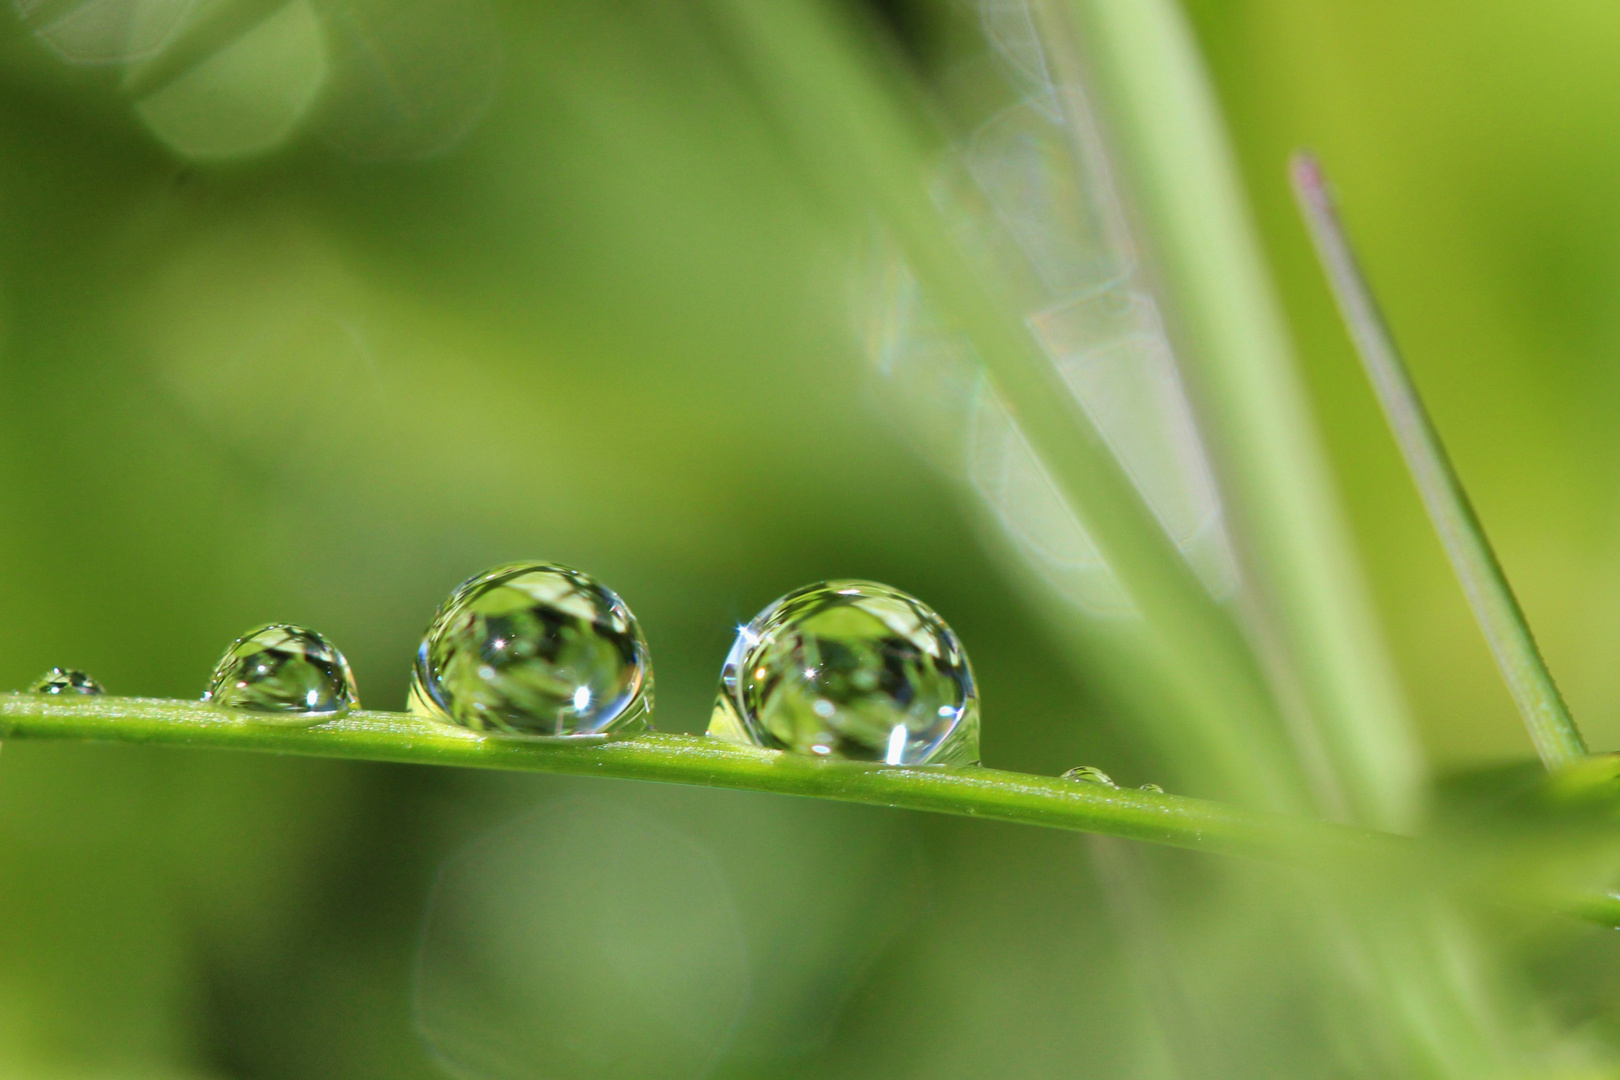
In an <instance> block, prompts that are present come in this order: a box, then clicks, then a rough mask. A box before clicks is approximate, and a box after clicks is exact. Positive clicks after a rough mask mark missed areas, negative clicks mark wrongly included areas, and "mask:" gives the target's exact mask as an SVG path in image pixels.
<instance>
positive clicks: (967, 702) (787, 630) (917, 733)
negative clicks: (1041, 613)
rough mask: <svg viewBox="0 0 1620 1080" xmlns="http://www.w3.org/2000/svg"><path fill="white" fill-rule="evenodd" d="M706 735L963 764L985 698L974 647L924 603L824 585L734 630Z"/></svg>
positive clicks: (837, 753)
mask: <svg viewBox="0 0 1620 1080" xmlns="http://www.w3.org/2000/svg"><path fill="white" fill-rule="evenodd" d="M709 734H710V735H712V736H714V737H716V738H721V739H726V740H729V741H731V742H737V743H742V744H744V745H748V746H764V747H769V748H772V749H778V750H793V751H797V752H799V753H804V754H814V755H816V756H818V757H838V758H848V759H852V760H856V761H877V762H883V763H885V764H889V765H964V764H971V763H974V762H977V761H978V758H979V700H978V694H977V691H976V689H975V687H974V682H973V672H972V669H971V668H970V667H969V665H968V659H967V653H966V652H965V651H963V649H962V647H961V644H960V643H959V642H958V641H957V640H956V635H955V634H953V633H952V632H951V630H950V628H949V627H948V626H946V625H945V623H944V621H943V620H941V619H940V617H939V616H938V615H936V614H934V612H933V611H931V610H930V609H929V608H928V607H927V605H925V604H923V603H922V601H920V600H918V599H916V598H915V597H913V596H909V595H907V594H906V593H903V592H901V591H899V590H898V589H893V588H890V587H889V586H887V585H879V584H876V583H873V582H866V581H835V582H823V583H821V584H819V585H811V586H807V587H806V588H803V589H799V590H796V591H794V592H791V593H789V594H788V595H786V596H784V597H782V598H781V599H780V600H778V601H776V603H774V604H772V605H771V606H770V607H768V608H766V609H765V610H764V611H762V612H760V614H759V615H758V617H756V618H755V619H754V621H753V622H751V623H750V624H749V625H748V626H747V627H746V628H745V629H743V630H742V631H740V632H739V633H738V635H737V640H736V641H735V642H734V643H733V644H732V647H731V654H730V655H729V656H727V657H726V664H725V667H724V669H723V670H722V671H721V675H720V691H719V694H718V695H717V697H716V700H715V706H714V714H713V716H712V717H711V719H710V722H709Z"/></svg>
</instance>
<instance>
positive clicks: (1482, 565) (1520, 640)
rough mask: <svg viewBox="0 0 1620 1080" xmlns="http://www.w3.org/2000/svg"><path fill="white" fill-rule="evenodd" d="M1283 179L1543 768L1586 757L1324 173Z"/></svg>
mask: <svg viewBox="0 0 1620 1080" xmlns="http://www.w3.org/2000/svg"><path fill="white" fill-rule="evenodd" d="M1290 172H1291V174H1292V177H1293V183H1294V192H1295V194H1296V195H1297V197H1298V199H1299V204H1300V207H1301V209H1302V211H1303V213H1304V215H1305V221H1306V223H1307V225H1308V226H1309V227H1310V233H1311V239H1312V240H1313V241H1314V242H1315V244H1316V252H1317V255H1318V256H1319V257H1320V258H1321V260H1322V267H1323V269H1324V270H1325V271H1326V273H1327V277H1328V281H1329V282H1330V283H1331V285H1332V287H1333V295H1334V296H1335V298H1337V300H1338V303H1339V310H1340V312H1342V313H1343V315H1344V320H1345V322H1346V324H1348V326H1349V328H1350V336H1351V338H1352V339H1353V340H1354V341H1355V345H1356V352H1357V353H1358V354H1359V355H1360V357H1361V363H1362V366H1363V367H1364V368H1366V371H1367V377H1368V379H1369V380H1370V381H1371V382H1372V385H1373V389H1374V390H1375V391H1376V392H1377V394H1378V401H1379V404H1381V405H1382V406H1383V409H1384V416H1385V418H1386V419H1387V420H1388V421H1389V426H1390V429H1391V430H1392V431H1394V433H1395V441H1396V442H1397V443H1399V444H1400V448H1401V454H1402V455H1403V456H1404V457H1405V458H1406V465H1407V468H1409V469H1410V470H1411V472H1412V478H1413V480H1414V481H1415V482H1416V484H1417V488H1418V491H1419V492H1420V493H1421V494H1422V496H1423V505H1424V506H1425V507H1426V508H1427V509H1428V511H1429V519H1430V520H1431V521H1432V522H1433V523H1434V528H1435V531H1436V532H1437V533H1439V534H1440V542H1441V544H1442V545H1443V546H1444V547H1445V549H1446V555H1447V557H1448V558H1450V560H1451V566H1452V569H1453V570H1455V571H1456V573H1457V579H1458V581H1460V582H1461V583H1462V587H1463V592H1465V593H1466V594H1467V595H1468V602H1469V604H1470V605H1471V606H1472V607H1473V609H1474V616H1475V618H1477V619H1478V620H1479V624H1480V627H1481V629H1483V630H1484V631H1485V639H1486V640H1487V641H1488V642H1489V643H1490V646H1491V652H1492V653H1493V654H1494V655H1495V657H1496V663H1497V666H1498V667H1500V668H1501V670H1502V676H1503V678H1504V679H1506V680H1507V684H1508V689H1509V690H1510V691H1511V692H1512V694H1513V700H1514V703H1515V704H1517V705H1518V707H1519V713H1520V715H1522V716H1523V717H1524V723H1525V726H1526V727H1527V728H1529V730H1530V738H1531V739H1532V740H1533V741H1534V742H1535V745H1536V751H1537V752H1538V753H1539V754H1540V755H1541V760H1542V761H1543V762H1545V763H1546V765H1547V767H1548V768H1557V767H1559V766H1561V765H1567V764H1569V763H1570V762H1572V761H1574V760H1576V759H1578V758H1581V757H1583V756H1585V754H1586V743H1585V742H1584V741H1583V740H1582V738H1581V733H1580V731H1579V730H1578V729H1577V728H1576V726H1575V720H1574V718H1573V717H1572V716H1570V713H1569V709H1568V707H1567V706H1566V705H1565V704H1564V699H1563V698H1562V696H1560V695H1559V693H1558V687H1557V685H1556V684H1555V683H1554V682H1553V677H1552V673H1551V672H1550V671H1548V670H1547V664H1546V662H1545V661H1544V660H1543V659H1542V656H1541V652H1540V650H1538V649H1537V648H1536V642H1535V638H1534V637H1533V636H1531V633H1530V624H1529V623H1528V622H1527V621H1526V620H1525V617H1524V612H1523V610H1522V609H1520V607H1519V602H1518V600H1517V599H1516V598H1515V597H1514V595H1513V589H1512V587H1511V586H1510V585H1509V584H1508V580H1507V575H1506V574H1504V573H1503V572H1502V566H1501V563H1499V562H1498V561H1497V559H1496V553H1495V552H1494V551H1493V550H1492V549H1491V544H1490V541H1489V540H1488V539H1487V538H1486V536H1485V529H1484V527H1483V526H1481V525H1480V522H1479V518H1478V516H1477V515H1476V514H1475V513H1474V508H1473V506H1472V504H1470V503H1469V501H1468V494H1467V492H1466V491H1464V490H1463V486H1462V481H1461V480H1460V479H1458V477H1457V471H1456V469H1454V468H1453V467H1452V464H1451V460H1450V458H1448V457H1447V456H1446V450H1445V447H1444V445H1442V443H1441V442H1440V435H1439V433H1438V432H1437V431H1436V430H1435V427H1434V424H1433V422H1432V421H1431V420H1430V419H1429V414H1428V413H1427V411H1425V410H1424V408H1423V402H1422V400H1421V399H1420V398H1419V397H1418V392H1417V387H1416V386H1415V385H1413V383H1412V377H1411V375H1410V374H1409V373H1408V372H1407V370H1406V365H1405V363H1404V362H1403V361H1402V360H1401V355H1400V352H1399V351H1398V350H1397V349H1396V347H1395V340H1394V338H1393V336H1392V335H1391V334H1390V330H1389V326H1388V324H1387V323H1386V322H1385V321H1384V317H1383V314H1382V312H1380V311H1379V309H1378V304H1377V302H1376V301H1375V300H1374V299H1373V294H1372V289H1371V288H1370V287H1369V286H1368V284H1367V280H1366V277H1365V276H1364V275H1363V274H1362V272H1361V267H1360V265H1359V264H1358V263H1357V261H1356V256H1355V252H1354V251H1353V250H1352V249H1351V247H1350V241H1349V238H1348V237H1347V236H1346V234H1345V231H1344V227H1343V224H1342V223H1341V222H1340V220H1339V216H1338V212H1337V210H1336V208H1335V206H1334V203H1333V196H1332V192H1331V190H1330V189H1329V187H1328V183H1327V178H1326V176H1325V174H1324V173H1323V171H1322V167H1321V165H1320V164H1319V163H1318V162H1317V160H1316V159H1315V158H1314V157H1312V156H1311V155H1310V154H1306V153H1300V154H1296V155H1295V157H1294V160H1293V163H1292V167H1291V169H1290Z"/></svg>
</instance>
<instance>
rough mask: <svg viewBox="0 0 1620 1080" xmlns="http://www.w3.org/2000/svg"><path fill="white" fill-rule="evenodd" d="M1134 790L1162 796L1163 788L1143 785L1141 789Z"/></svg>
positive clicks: (1155, 785) (1156, 785)
mask: <svg viewBox="0 0 1620 1080" xmlns="http://www.w3.org/2000/svg"><path fill="white" fill-rule="evenodd" d="M1136 790H1138V791H1151V792H1154V793H1156V794H1159V795H1163V794H1164V788H1162V787H1160V786H1159V785H1158V784H1143V785H1142V786H1141V787H1139V788H1137V789H1136Z"/></svg>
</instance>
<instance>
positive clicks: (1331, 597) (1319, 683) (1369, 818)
mask: <svg viewBox="0 0 1620 1080" xmlns="http://www.w3.org/2000/svg"><path fill="white" fill-rule="evenodd" d="M1040 6H1041V7H1042V9H1043V10H1045V11H1047V12H1048V13H1049V17H1048V20H1047V21H1048V24H1049V26H1050V27H1051V28H1052V32H1054V33H1060V32H1062V31H1063V30H1064V29H1065V27H1066V26H1067V27H1072V30H1071V31H1070V36H1072V38H1073V42H1072V44H1073V50H1072V51H1074V52H1076V53H1077V54H1078V55H1079V56H1080V57H1081V59H1083V60H1084V61H1085V64H1086V67H1085V70H1084V71H1083V72H1069V73H1068V74H1069V76H1070V77H1071V78H1076V79H1079V80H1080V81H1081V82H1082V83H1083V85H1084V86H1085V87H1086V89H1087V91H1088V92H1090V93H1091V94H1093V95H1094V96H1095V97H1096V99H1097V104H1098V107H1099V109H1100V111H1101V112H1102V114H1103V117H1104V119H1105V120H1106V121H1107V134H1108V136H1110V138H1109V140H1108V141H1109V144H1110V146H1111V148H1112V149H1113V150H1114V152H1115V153H1116V155H1117V160H1116V165H1117V167H1118V170H1119V173H1120V180H1121V182H1120V184H1119V185H1118V186H1119V187H1120V189H1121V190H1124V191H1127V192H1129V194H1130V199H1129V202H1130V208H1131V209H1132V210H1133V211H1135V216H1136V218H1137V220H1138V223H1139V224H1140V226H1141V233H1142V236H1143V239H1144V240H1145V241H1146V244H1145V246H1146V249H1147V252H1148V254H1149V256H1150V259H1149V262H1150V268H1151V270H1152V272H1153V274H1154V277H1155V279H1156V280H1157V283H1158V284H1159V286H1160V287H1161V289H1162V292H1163V295H1164V298H1165V299H1166V301H1167V303H1166V309H1167V313H1168V315H1169V317H1170V323H1171V329H1172V331H1173V334H1174V338H1175V342H1176V346H1177V350H1178V353H1179V354H1180V359H1181V360H1182V361H1183V369H1184V371H1185V372H1186V374H1187V376H1188V379H1189V383H1190V385H1191V388H1192V390H1193V391H1194V393H1195V398H1196V401H1197V404H1198V405H1199V422H1200V426H1201V427H1202V429H1203V433H1204V435H1205V436H1206V437H1207V442H1208V445H1209V447H1210V452H1211V454H1212V456H1213V458H1214V462H1215V466H1216V470H1217V474H1218V477H1219V480H1220V487H1221V493H1222V497H1223V499H1224V500H1225V509H1226V511H1227V513H1228V514H1229V515H1230V516H1231V518H1232V519H1233V522H1234V525H1235V527H1234V529H1233V536H1234V539H1235V541H1236V543H1237V546H1238V548H1239V553H1240V557H1241V558H1242V562H1243V568H1244V572H1245V575H1246V576H1247V577H1248V579H1249V582H1250V585H1251V587H1252V588H1253V590H1254V593H1255V595H1256V597H1257V599H1258V600H1259V601H1260V602H1259V603H1258V604H1256V605H1254V614H1255V617H1256V623H1257V624H1260V625H1259V629H1260V631H1261V632H1260V633H1259V634H1258V635H1257V638H1258V643H1259V645H1260V647H1261V648H1262V649H1263V650H1265V651H1266V652H1267V653H1268V654H1270V655H1272V656H1274V657H1275V658H1276V659H1275V660H1274V661H1273V662H1272V664H1271V665H1270V669H1271V670H1272V671H1273V672H1274V673H1275V672H1285V673H1287V674H1286V676H1285V679H1284V681H1291V682H1294V684H1295V685H1294V686H1293V687H1291V690H1293V691H1294V692H1295V693H1297V696H1298V700H1299V701H1300V702H1301V703H1302V705H1303V709H1302V710H1301V715H1300V716H1297V717H1295V718H1294V719H1295V722H1294V724H1293V730H1294V732H1295V741H1296V743H1297V744H1298V745H1299V747H1300V756H1301V759H1302V760H1303V761H1304V762H1305V763H1306V765H1307V767H1308V768H1310V771H1311V775H1312V777H1313V779H1314V780H1315V781H1316V787H1317V789H1318V790H1319V791H1324V790H1325V791H1328V792H1330V793H1331V794H1332V795H1333V796H1336V800H1332V801H1336V802H1337V804H1338V806H1337V807H1334V809H1335V811H1336V812H1338V813H1343V814H1344V815H1345V816H1347V817H1348V818H1350V819H1351V820H1354V821H1357V822H1359V823H1361V824H1364V825H1369V826H1373V827H1376V828H1383V829H1397V830H1401V829H1407V828H1410V827H1411V826H1412V825H1413V823H1414V821H1415V820H1416V818H1417V815H1418V813H1419V807H1420V803H1421V792H1422V790H1423V765H1422V761H1421V755H1420V753H1419V751H1418V747H1417V741H1416V738H1415V736H1414V735H1413V732H1412V728H1411V725H1410V723H1409V721H1408V719H1407V715H1406V709H1405V706H1404V703H1403V701H1402V696H1401V694H1400V692H1399V690H1398V688H1397V685H1396V681H1395V677H1394V674H1393V669H1392V667H1391V665H1390V662H1389V659H1388V657H1387V655H1386V653H1385V650H1384V648H1383V645H1382V643H1381V641H1380V638H1379V635H1378V632H1377V629H1376V623H1375V620H1374V618H1373V615H1372V611H1371V608H1370V605H1369V603H1368V602H1367V599H1366V591H1365V589H1364V587H1363V585H1362V582H1361V575H1360V573H1359V571H1358V569H1357V567H1356V562H1355V558H1354V556H1353V554H1352V548H1351V543H1350V540H1349V533H1348V530H1347V528H1346V526H1345V523H1344V519H1343V515H1342V512H1341V511H1340V508H1339V507H1338V505H1337V502H1336V500H1335V498H1334V494H1333V492H1334V485H1333V481H1332V477H1331V474H1330V472H1329V469H1328V467H1327V464H1326V460H1325V456H1324V454H1323V451H1322V449H1321V446H1320V445H1319V442H1318V439H1317V436H1316V433H1315V430H1314V425H1313V422H1312V419H1311V415H1310V407H1309V404H1308V401H1307V396H1306V394H1305V391H1304V388H1303V386H1302V385H1301V382H1300V379H1299V376H1298V373H1297V370H1296V366H1295V363H1294V359H1293V356H1292V354H1291V349H1290V347H1289V343H1288V339H1287V334H1286V331H1285V329H1284V324H1283V319H1282V315H1281V312H1280V310H1279V308H1278V305H1277V302H1276V299H1275V297H1274V295H1273V293H1272V290H1271V287H1270V284H1269V282H1268V281H1267V277H1266V271H1265V266H1264V261H1263V258H1262V256H1261V252H1260V249H1259V245H1258V243H1257V241H1256V239H1255V233H1254V228H1253V226H1252V225H1251V223H1250V220H1249V214H1248V210H1247V207H1246V206H1245V202H1244V197H1243V194H1242V184H1241V181H1240V179H1239V176H1238V170H1237V167H1236V165H1235V163H1234V162H1233V160H1232V155H1231V151H1230V149H1229V148H1228V144H1227V139H1226V136H1225V131H1224V126H1223V124H1222V121H1221V117H1220V111H1219V106H1218V104H1217V102H1216V100H1215V95H1214V92H1213V90H1212V88H1211V87H1210V85H1209V82H1208V79H1207V78H1206V76H1205V74H1204V69H1203V63H1202V60H1201V58H1200V57H1199V55H1198V50H1197V44H1196V42H1195V41H1194V40H1193V38H1192V35H1191V33H1190V31H1189V29H1188V27H1187V25H1186V20H1185V18H1184V17H1183V15H1182V14H1181V12H1180V11H1179V10H1178V5H1177V4H1176V3H1175V0H1044V3H1043V4H1042V5H1040ZM1330 805H1331V802H1330Z"/></svg>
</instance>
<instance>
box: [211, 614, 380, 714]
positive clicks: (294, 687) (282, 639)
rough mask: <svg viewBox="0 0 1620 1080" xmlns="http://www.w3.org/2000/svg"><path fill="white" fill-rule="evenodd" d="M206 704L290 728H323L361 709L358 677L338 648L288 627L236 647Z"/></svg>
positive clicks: (264, 629)
mask: <svg viewBox="0 0 1620 1080" xmlns="http://www.w3.org/2000/svg"><path fill="white" fill-rule="evenodd" d="M203 700H204V701H207V702H210V703H212V704H214V705H218V706H220V707H221V708H225V709H241V710H243V711H244V712H251V713H257V714H261V715H260V716H257V717H255V719H262V720H263V721H265V722H267V723H287V724H318V723H320V722H322V721H325V720H334V719H336V718H338V717H340V716H343V715H344V714H345V713H347V712H348V711H349V710H350V709H356V708H359V706H360V698H359V694H358V693H357V692H356V690H355V685H354V673H353V672H352V671H350V670H349V662H348V661H347V660H345V659H344V658H343V654H342V653H341V652H339V651H338V649H337V646H336V645H333V644H332V643H331V642H330V641H327V640H326V638H324V637H322V636H321V635H320V634H317V633H316V632H315V631H313V630H306V629H304V628H303V627H302V626H292V625H290V624H287V623H270V624H269V625H268V626H261V627H259V628H258V629H256V630H250V631H248V632H247V633H246V634H243V635H242V636H241V637H239V638H237V639H236V640H235V641H233V642H231V647H230V648H228V649H226V650H225V655H224V656H222V657H220V659H219V663H218V664H217V665H216V666H215V668H214V677H213V678H212V679H211V680H210V681H209V683H208V692H207V693H206V694H204V695H203Z"/></svg>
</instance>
